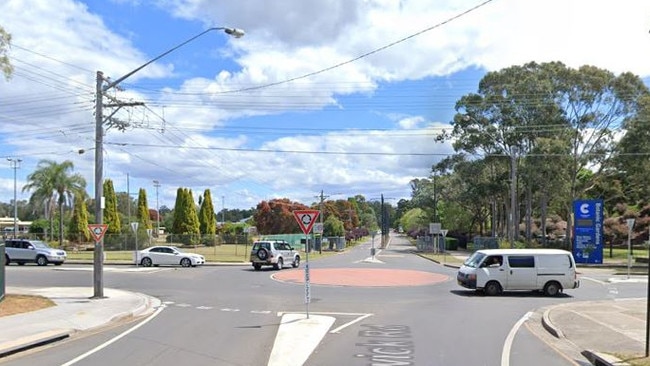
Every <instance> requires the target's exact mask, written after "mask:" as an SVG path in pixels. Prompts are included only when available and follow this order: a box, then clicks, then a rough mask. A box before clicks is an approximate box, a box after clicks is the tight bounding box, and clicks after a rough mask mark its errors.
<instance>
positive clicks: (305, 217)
mask: <svg viewBox="0 0 650 366" xmlns="http://www.w3.org/2000/svg"><path fill="white" fill-rule="evenodd" d="M319 214H320V211H318V210H296V211H293V216H294V217H295V218H296V221H298V225H300V229H302V232H303V233H304V234H305V235H306V234H309V232H311V228H312V227H313V226H314V224H315V223H316V219H317V218H318V215H319Z"/></svg>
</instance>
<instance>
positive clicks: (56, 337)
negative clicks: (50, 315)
mask: <svg viewBox="0 0 650 366" xmlns="http://www.w3.org/2000/svg"><path fill="white" fill-rule="evenodd" d="M74 332H75V331H74V330H73V329H55V330H48V331H45V332H41V333H38V334H33V335H30V336H26V337H21V338H18V339H15V340H13V341H11V342H5V343H3V344H0V358H2V357H6V356H10V355H13V354H15V353H19V352H23V351H26V350H29V349H32V348H36V347H40V346H44V345H46V344H50V343H54V342H58V341H60V340H62V339H65V338H68V337H70V335H71V334H72V333H74Z"/></svg>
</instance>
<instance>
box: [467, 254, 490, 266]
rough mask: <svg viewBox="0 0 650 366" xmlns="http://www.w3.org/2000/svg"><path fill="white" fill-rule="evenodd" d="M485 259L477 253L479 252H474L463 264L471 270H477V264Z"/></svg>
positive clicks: (483, 255)
mask: <svg viewBox="0 0 650 366" xmlns="http://www.w3.org/2000/svg"><path fill="white" fill-rule="evenodd" d="M483 258H485V254H483V253H479V252H474V254H472V255H471V256H470V257H469V258H467V260H465V263H463V264H464V265H465V266H467V267H471V268H478V264H479V263H481V261H482V260H483Z"/></svg>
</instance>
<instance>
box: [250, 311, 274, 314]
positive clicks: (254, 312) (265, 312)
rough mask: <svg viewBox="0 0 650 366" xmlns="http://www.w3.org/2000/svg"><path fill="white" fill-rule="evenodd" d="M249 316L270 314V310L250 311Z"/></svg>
mask: <svg viewBox="0 0 650 366" xmlns="http://www.w3.org/2000/svg"><path fill="white" fill-rule="evenodd" d="M251 314H271V310H251Z"/></svg>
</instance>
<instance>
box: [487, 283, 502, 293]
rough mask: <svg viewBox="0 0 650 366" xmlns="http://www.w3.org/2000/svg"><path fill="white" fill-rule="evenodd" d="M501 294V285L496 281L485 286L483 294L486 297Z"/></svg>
mask: <svg viewBox="0 0 650 366" xmlns="http://www.w3.org/2000/svg"><path fill="white" fill-rule="evenodd" d="M500 293H501V285H499V283H498V282H496V281H490V282H488V283H486V284H485V294H486V295H488V296H496V295H498V294H500Z"/></svg>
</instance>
